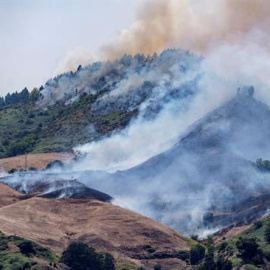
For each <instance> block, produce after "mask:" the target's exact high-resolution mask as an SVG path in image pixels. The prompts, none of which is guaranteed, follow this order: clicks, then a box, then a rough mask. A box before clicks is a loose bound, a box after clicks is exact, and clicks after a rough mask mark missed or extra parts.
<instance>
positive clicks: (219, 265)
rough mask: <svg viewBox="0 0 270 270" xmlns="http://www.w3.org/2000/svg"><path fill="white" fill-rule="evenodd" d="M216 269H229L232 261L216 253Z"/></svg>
mask: <svg viewBox="0 0 270 270" xmlns="http://www.w3.org/2000/svg"><path fill="white" fill-rule="evenodd" d="M216 269H217V270H231V269H232V263H231V262H230V261H229V260H228V259H226V258H225V257H224V256H222V255H218V257H217V261H216Z"/></svg>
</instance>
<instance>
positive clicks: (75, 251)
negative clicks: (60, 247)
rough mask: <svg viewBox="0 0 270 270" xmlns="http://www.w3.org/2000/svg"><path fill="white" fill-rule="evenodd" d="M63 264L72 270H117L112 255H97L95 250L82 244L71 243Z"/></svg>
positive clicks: (63, 255) (65, 253)
mask: <svg viewBox="0 0 270 270" xmlns="http://www.w3.org/2000/svg"><path fill="white" fill-rule="evenodd" d="M61 262H63V263H64V264H66V265H67V266H68V267H70V269H71V270H85V269H91V270H115V261H114V258H113V256H112V255H111V254H110V253H107V252H101V253H97V252H96V251H95V249H94V248H92V247H89V246H88V245H86V244H84V243H80V242H74V243H71V244H70V245H69V246H68V247H67V249H66V250H65V251H64V252H63V254H62V257H61Z"/></svg>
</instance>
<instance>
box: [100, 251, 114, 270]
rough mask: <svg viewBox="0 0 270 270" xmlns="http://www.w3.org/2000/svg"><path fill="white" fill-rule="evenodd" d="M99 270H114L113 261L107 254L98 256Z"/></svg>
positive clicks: (103, 253)
mask: <svg viewBox="0 0 270 270" xmlns="http://www.w3.org/2000/svg"><path fill="white" fill-rule="evenodd" d="M98 259H99V264H100V270H115V260H114V258H113V256H112V255H111V254H110V253H108V252H102V253H99V254H98Z"/></svg>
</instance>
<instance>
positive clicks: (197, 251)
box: [189, 244, 205, 265]
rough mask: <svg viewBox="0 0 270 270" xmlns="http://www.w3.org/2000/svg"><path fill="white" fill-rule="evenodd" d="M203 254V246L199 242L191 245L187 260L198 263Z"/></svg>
mask: <svg viewBox="0 0 270 270" xmlns="http://www.w3.org/2000/svg"><path fill="white" fill-rule="evenodd" d="M204 255H205V248H204V247H203V246H201V245H200V244H196V245H193V246H192V247H191V249H190V254H189V260H190V263H191V264H192V265H194V264H197V263H199V262H200V261H201V260H202V259H203V258H204Z"/></svg>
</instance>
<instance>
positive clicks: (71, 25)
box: [0, 0, 145, 95]
mask: <svg viewBox="0 0 270 270" xmlns="http://www.w3.org/2000/svg"><path fill="white" fill-rule="evenodd" d="M142 2H143V0H133V1H132V0H127V1H124V0H122V1H120V0H118V1H116V0H107V1H105V0H103V1H102V0H85V1H82V0H81V1H59V0H58V1H53V0H43V1H38V0H36V1H30V0H28V1H24V0H18V1H11V0H9V1H6V0H0V73H1V79H0V95H5V94H6V93H8V92H14V91H20V90H22V89H23V88H24V87H27V88H28V89H29V90H31V89H33V87H39V86H41V85H43V84H44V83H45V82H46V81H47V80H48V79H49V78H50V77H52V76H54V75H56V74H58V73H59V72H62V71H64V66H66V65H67V63H66V61H67V59H69V57H68V56H69V55H70V54H76V55H77V57H82V62H83V63H82V64H87V63H88V62H91V61H93V60H94V59H95V54H96V52H97V50H98V48H99V47H101V46H104V45H106V44H107V43H109V42H111V40H113V39H114V38H115V36H117V35H119V34H120V32H121V31H122V30H123V29H125V28H127V27H128V26H129V25H130V24H131V23H132V22H133V21H134V20H135V17H136V14H137V11H138V9H139V8H140V6H141V5H142ZM144 2H145V1H144ZM86 55H87V56H89V57H86ZM77 62H78V61H76V64H77ZM69 64H70V63H69ZM71 64H72V63H71Z"/></svg>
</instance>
